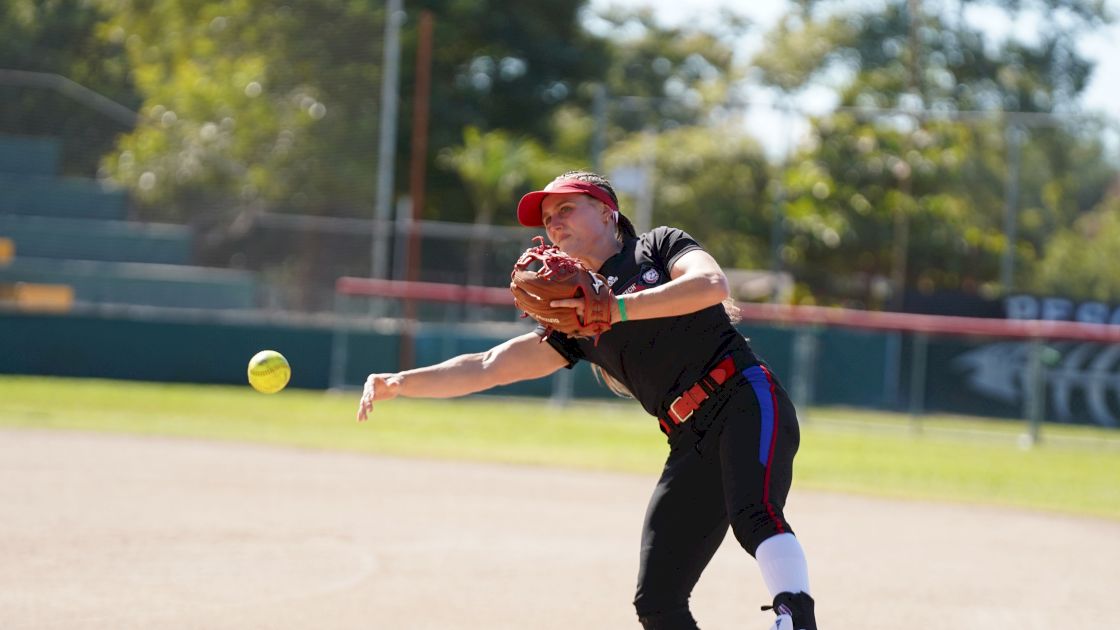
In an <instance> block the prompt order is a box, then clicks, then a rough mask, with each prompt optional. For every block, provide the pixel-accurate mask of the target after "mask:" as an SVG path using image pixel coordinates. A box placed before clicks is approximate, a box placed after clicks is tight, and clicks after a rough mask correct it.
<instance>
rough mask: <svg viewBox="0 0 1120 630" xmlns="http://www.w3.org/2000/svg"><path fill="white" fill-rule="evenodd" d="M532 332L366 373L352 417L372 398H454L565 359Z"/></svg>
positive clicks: (533, 374) (546, 370) (541, 372)
mask: <svg viewBox="0 0 1120 630" xmlns="http://www.w3.org/2000/svg"><path fill="white" fill-rule="evenodd" d="M540 339H541V338H540V337H539V336H538V335H537V334H536V333H526V334H524V335H521V336H520V337H514V338H513V339H510V340H509V341H506V342H505V343H502V344H499V345H497V346H495V347H493V348H491V349H489V350H487V351H486V352H477V353H473V354H461V355H459V356H457V357H453V358H451V359H448V360H446V361H444V362H443V363H438V364H436V365H431V366H428V367H422V368H416V369H414V370H406V371H404V372H387V373H381V374H370V375H369V378H367V379H366V384H365V388H364V389H363V391H362V400H361V403H360V404H359V405H358V421H359V422H361V421H363V420H365V419H366V418H367V417H368V416H369V412H370V409H372V408H373V403H374V401H381V400H390V399H393V398H396V397H398V396H404V397H406V398H454V397H456V396H464V395H466V394H473V393H475V392H481V391H483V390H487V389H490V388H491V387H496V386H498V385H508V384H509V383H515V382H517V381H527V380H530V379H534V378H541V377H542V376H548V375H549V374H552V373H553V372H555V371H556V370H559V369H560V368H562V367H564V366H566V365H567V364H568V362H567V360H565V359H564V358H563V357H562V356H560V354H559V353H558V352H556V350H554V349H553V348H552V346H550V345H548V344H547V343H542V342H541V340H540Z"/></svg>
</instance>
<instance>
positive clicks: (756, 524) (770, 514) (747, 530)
mask: <svg viewBox="0 0 1120 630" xmlns="http://www.w3.org/2000/svg"><path fill="white" fill-rule="evenodd" d="M669 442H670V452H669V456H668V459H667V460H666V462H665V468H664V470H663V471H662V473H661V478H660V480H659V481H658V482H657V487H656V488H655V489H654V492H653V496H652V497H651V499H650V502H649V508H648V510H647V512H646V517H645V523H644V529H643V532H642V546H641V564H640V568H639V571H638V589H637V595H636V597H635V599H634V606H635V608H636V609H637V612H638V618H639V620H640V621H641V623H642V625H643V626H644V627H645V628H646V629H647V630H685V629H694V628H697V625H696V622H695V620H694V619H693V617H692V614H691V612H690V611H689V608H688V600H689V596H690V594H691V593H692V589H693V587H694V586H695V585H696V583H697V581H699V579H700V574H701V573H702V572H703V571H704V568H705V567H706V566H707V565H708V563H709V562H710V561H711V559H712V557H713V556H714V555H715V552H716V549H718V548H719V546H720V544H721V543H722V542H723V539H724V538H725V536H726V535H727V529H728V527H731V529H732V531H733V532H734V533H735V537H736V539H738V541H739V543H740V544H741V545H742V546H743V548H744V549H746V551H747V552H748V553H750V554H751V555H752V556H753V555H754V553H755V550H756V549H758V545H759V544H761V543H762V541H764V540H766V539H767V538H769V537H771V536H774V535H776V534H780V533H791V532H792V531H793V530H792V529H791V528H790V526H789V523H787V522H786V520H785V515H784V514H783V511H782V510H783V508H784V506H785V502H786V496H787V495H788V493H789V488H790V484H791V482H792V478H793V458H794V455H795V454H796V453H797V448H798V445H799V443H800V431H799V429H798V425H797V414H796V412H795V410H794V407H793V404H792V403H791V402H790V399H789V396H788V395H787V394H786V392H785V390H784V389H783V388H782V387H781V385H780V384H779V383H778V381H777V379H776V378H774V377H773V375H772V374H771V373H770V372H769V369H768V368H766V367H764V366H761V365H755V366H751V367H748V368H746V369H743V370H742V371H741V372H740V374H739V375H737V376H736V377H735V378H734V380H733V381H731V382H729V383H726V384H725V385H724V387H723V388H722V389H721V390H720V391H719V392H717V393H716V395H714V396H713V397H712V398H711V399H709V400H708V401H707V402H706V404H705V405H704V406H703V407H701V409H700V410H698V411H697V412H696V414H695V415H694V416H693V418H692V419H691V420H690V421H688V422H686V423H685V424H683V425H681V426H680V427H678V428H677V430H676V431H675V433H674V434H673V435H672V436H670V440H669Z"/></svg>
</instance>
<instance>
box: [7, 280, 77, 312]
mask: <svg viewBox="0 0 1120 630" xmlns="http://www.w3.org/2000/svg"><path fill="white" fill-rule="evenodd" d="M0 302H7V303H9V304H12V305H14V306H15V307H16V308H17V309H19V310H21V311H39V312H52V313H65V312H66V311H69V310H70V309H71V308H73V306H74V287H72V286H70V285H68V284H37V283H34V282H16V283H14V284H6V285H0Z"/></svg>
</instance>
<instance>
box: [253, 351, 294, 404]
mask: <svg viewBox="0 0 1120 630" xmlns="http://www.w3.org/2000/svg"><path fill="white" fill-rule="evenodd" d="M290 378H292V368H291V366H289V365H288V360H287V359H285V358H284V355H282V354H280V353H279V352H277V351H275V350H261V351H260V352H258V353H256V354H254V355H253V358H252V359H249V384H250V385H252V386H253V389H255V390H257V391H258V392H261V393H263V394H275V393H276V392H278V391H280V390H282V389H284V387H285V386H286V385H287V384H288V379H290Z"/></svg>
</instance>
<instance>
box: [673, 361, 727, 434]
mask: <svg viewBox="0 0 1120 630" xmlns="http://www.w3.org/2000/svg"><path fill="white" fill-rule="evenodd" d="M734 373H735V360H734V359H733V358H731V355H728V356H726V357H724V358H723V360H722V361H720V362H719V364H718V365H716V366H715V367H714V368H712V370H711V371H710V372H708V373H707V374H705V375H704V376H702V377H700V380H699V381H696V383H695V384H694V385H692V387H689V388H688V389H686V390H684V392H682V393H681V395H680V396H677V397H676V398H675V399H674V400H673V402H671V403H669V410H668V411H667V412H666V414H665V415H666V417H665V418H658V419H657V420H658V422H660V423H661V430H662V431H663V432H664V433H665V435H669V434H670V433H672V431H673V429H675V428H676V427H677V426H679V425H681V424H682V423H685V422H688V420H689V419H690V418H692V414H694V413H696V410H697V409H699V408H700V405H702V404H704V401H706V400H708V397H709V396H710V394H709V392H714V391H715V390H716V388H717V387H719V386H720V385H723V384H724V383H726V382H727V380H728V379H729V378H731V375H732V374H734Z"/></svg>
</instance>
